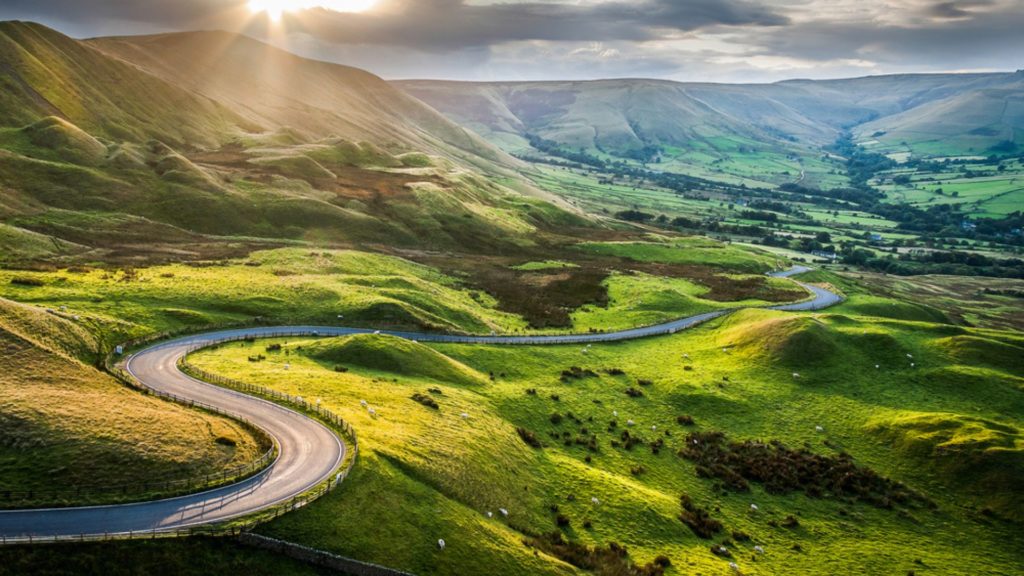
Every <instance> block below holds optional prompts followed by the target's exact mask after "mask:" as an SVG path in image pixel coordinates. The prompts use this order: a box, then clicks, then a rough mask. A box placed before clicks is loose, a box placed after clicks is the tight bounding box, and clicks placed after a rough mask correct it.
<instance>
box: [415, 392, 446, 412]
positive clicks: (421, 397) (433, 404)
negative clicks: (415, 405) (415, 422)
mask: <svg viewBox="0 0 1024 576" xmlns="http://www.w3.org/2000/svg"><path fill="white" fill-rule="evenodd" d="M412 399H413V400H415V401H416V402H419V403H420V404H423V405H424V406H426V407H427V408H433V409H434V410H437V409H439V408H441V406H440V405H438V403H437V401H435V400H434V399H433V398H431V397H430V396H427V395H426V394H421V393H419V392H417V393H415V394H413V395H412Z"/></svg>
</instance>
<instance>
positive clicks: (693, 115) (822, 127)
mask: <svg viewBox="0 0 1024 576" xmlns="http://www.w3.org/2000/svg"><path fill="white" fill-rule="evenodd" d="M1019 82H1020V80H1019V76H1017V75H1014V74H945V75H943V74H936V75H899V76H879V77H867V78H854V79H848V80H830V81H811V80H794V81H787V82H779V83H775V84H763V85H727V84H701V83H678V82H670V81H660V80H633V79H623V80H599V81H592V82H497V83H460V82H438V81H429V80H419V81H417V80H413V81H403V82H398V83H396V85H397V86H399V87H401V88H402V89H403V90H406V91H408V92H409V93H410V94H412V95H414V96H416V97H418V98H421V99H422V100H424V101H425V102H427V103H429V104H430V105H432V106H434V107H435V108H437V109H438V110H440V111H441V112H443V113H445V114H446V115H448V116H449V117H450V118H452V119H454V120H456V121H458V122H459V123H461V124H463V125H465V126H467V127H469V128H471V129H473V130H475V131H477V132H479V133H480V134H482V135H483V136H484V137H486V138H487V139H488V140H490V141H491V142H493V143H495V144H497V145H499V146H502V147H503V148H505V149H507V150H510V151H512V152H515V153H520V154H531V155H537V154H538V151H537V150H534V149H531V147H530V142H529V138H530V137H531V136H532V137H534V138H537V137H539V138H543V139H545V140H548V141H551V142H554V143H555V144H557V145H559V146H562V147H563V148H564V149H566V150H570V151H576V150H583V151H587V152H590V153H592V154H595V155H596V156H597V157H599V158H605V159H615V158H618V159H623V158H633V159H639V158H643V157H646V158H647V159H648V160H649V161H650V160H654V161H655V165H656V166H657V168H658V169H659V170H667V171H674V172H681V173H685V174H690V175H695V176H700V177H703V178H708V179H712V180H723V181H727V182H731V183H736V184H739V183H746V184H748V185H750V184H756V185H765V184H768V185H776V184H781V183H785V182H792V181H795V180H797V179H798V178H802V179H803V181H807V182H810V183H823V184H831V185H834V184H835V183H836V180H835V178H830V176H831V172H832V171H833V170H834V169H835V166H832V165H830V164H829V163H827V162H823V161H822V159H821V158H820V156H821V147H822V146H823V145H826V144H829V143H831V142H832V141H834V140H835V139H836V137H837V136H838V135H839V134H841V133H842V132H843V131H844V130H848V129H855V130H856V132H857V134H858V135H859V136H860V137H861V138H862V139H863V140H865V141H867V140H870V139H871V138H873V136H872V135H874V134H876V133H879V132H885V133H888V135H884V136H880V137H881V138H882V139H883V140H884V141H885V142H889V143H902V142H906V144H901V145H902V146H904V147H907V148H909V149H912V150H913V152H914V153H915V154H918V155H933V154H935V153H941V154H947V153H958V154H959V153H967V152H968V150H969V149H971V148H974V149H975V151H977V152H980V151H982V150H987V149H988V148H989V147H990V146H992V145H994V144H996V143H998V142H1001V141H1003V140H1007V139H1009V140H1012V139H1013V134H1014V133H1015V131H1019V110H1018V109H1019V105H1018V104H1017V102H1018V101H1019V99H1020V94H1021V86H1020V84H1019ZM929 135H930V137H929ZM939 139H941V140H942V142H943V143H944V147H937V146H936V145H935V142H934V141H937V140H939ZM929 142H931V144H929ZM801 175H802V176H801Z"/></svg>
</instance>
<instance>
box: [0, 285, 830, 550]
mask: <svg viewBox="0 0 1024 576" xmlns="http://www.w3.org/2000/svg"><path fill="white" fill-rule="evenodd" d="M808 270H809V269H808V268H806V267H803V266H797V267H794V268H791V269H789V270H786V271H784V272H778V273H775V274H773V276H776V277H780V278H787V277H790V276H793V275H796V274H800V273H802V272H807V271H808ZM794 282H796V281H795V280H794ZM797 284H799V285H800V286H802V287H803V288H805V289H806V290H808V291H809V292H810V293H811V294H812V295H813V297H810V298H809V299H807V300H805V301H801V302H797V303H793V304H782V305H779V306H772V307H770V308H771V309H774V310H796V311H799V310H820V309H822V308H826V307H828V306H832V305H833V304H836V303H838V302H841V301H842V298H841V297H840V296H838V295H836V294H834V293H832V292H830V291H828V290H826V289H824V288H819V287H817V286H812V285H809V284H806V283H803V282H797ZM733 311H735V309H727V310H716V311H714V312H707V313H704V314H697V315H695V316H690V317H688V318H681V319H679V320H673V321H671V322H666V323H664V324H658V325H655V326H645V327H642V328H634V329H631V330H622V331H618V332H608V333H596V334H573V335H564V336H460V335H446V334H419V333H414V332H402V331H390V330H380V331H376V330H369V329H361V328H343V327H333V326H287V327H257V328H242V329H237V330H222V331H218V332H209V333H206V334H200V335H195V336H187V337H184V338H179V339H176V340H172V341H170V342H166V343H163V344H159V345H156V346H153V347H150V348H147V349H145V350H143V351H141V352H138V353H136V354H134V355H133V356H132V357H131V358H129V360H128V362H127V368H128V370H129V371H130V372H131V373H132V374H133V375H134V376H135V377H136V378H137V379H138V380H139V381H140V382H142V383H143V384H144V385H146V386H148V387H150V388H153V389H154V390H157V391H160V392H166V393H170V394H174V395H177V396H180V397H183V398H189V399H192V400H195V401H198V402H203V403H205V404H208V405H212V406H217V407H218V408H220V409H222V410H224V411H225V412H228V413H231V414H237V415H240V416H243V417H245V418H246V419H248V420H249V421H250V422H252V423H253V424H254V425H256V426H257V427H259V428H261V429H262V430H264V431H265V432H266V433H267V434H269V435H270V436H271V437H272V438H273V439H274V440H275V441H276V442H277V444H278V448H279V456H278V459H277V461H275V462H274V463H273V464H272V465H271V466H270V467H268V468H267V469H266V470H264V471H263V472H261V473H260V474H257V475H256V476H254V477H252V478H249V479H247V480H244V481H242V482H239V483H236V484H232V485H229V486H224V487H221V488H217V489H215V490H210V491H208V492H202V493H198V494H191V495H188V496H181V497H177V498H169V499H165V500H156V501H152V502H140V503H137V504H120V505H111V506H94V507H82V508H55V509H42V510H12V511H0V537H2V538H4V539H6V540H8V541H10V540H12V539H14V540H19V539H27V538H28V537H29V536H32V537H46V538H52V537H78V536H82V535H84V536H86V537H88V536H103V535H107V534H127V533H130V532H132V533H137V532H161V531H174V530H179V529H182V528H188V527H191V526H198V525H203V524H213V523H217V522H222V521H225V520H230V519H232V518H237V517H240V516H244V515H248V514H251V513H254V512H258V511H260V510H263V509H266V508H269V507H271V506H273V505H275V504H278V503H280V502H283V501H286V500H288V499H290V498H292V497H293V496H297V495H299V494H301V493H303V492H305V491H306V490H308V489H310V488H312V487H314V486H316V485H317V484H319V483H320V482H321V481H323V480H325V479H327V478H328V477H330V475H331V474H332V473H333V472H334V471H335V470H336V469H337V467H338V465H339V464H340V463H341V461H342V460H343V459H344V457H345V445H344V443H343V442H342V441H341V440H340V439H339V438H338V436H337V435H336V434H335V433H334V432H332V431H331V430H329V429H328V428H326V427H325V426H323V425H322V424H320V423H319V422H317V421H315V420H313V419H311V418H308V417H306V416H303V415H301V414H299V413H297V412H293V411H291V410H289V409H287V408H284V407H281V406H279V405H277V404H274V403H272V402H268V401H266V400H261V399H259V398H254V397H252V396H247V395H245V394H241V393H239V392H235V391H232V390H228V389H225V388H220V387H218V386H214V385H211V384H206V383H204V382H201V381H199V380H196V379H194V378H190V377H189V376H186V375H185V374H183V373H182V372H181V371H179V370H178V368H177V362H178V359H179V358H181V356H182V355H183V354H184V353H185V352H186V351H187V350H188V349H190V348H194V347H197V346H203V345H208V344H212V343H214V342H217V341H220V340H225V339H234V338H244V337H249V336H253V337H261V336H273V335H276V334H281V333H283V332H287V333H293V334H310V335H312V334H319V335H324V336H338V335H349V334H367V333H380V334H389V335H393V336H399V337H402V338H407V339H410V340H418V341H421V342H453V343H473V344H520V345H543V344H563V343H572V344H582V343H596V342H611V341H620V340H631V339H636V338H644V337H648V336H657V335H662V334H671V333H675V332H678V331H680V330H685V329H687V328H690V327H692V326H696V325H697V324H700V323H702V322H706V321H708V320H711V319H713V318H718V317H721V316H724V315H726V314H729V313H731V312H733ZM154 480H158V479H154Z"/></svg>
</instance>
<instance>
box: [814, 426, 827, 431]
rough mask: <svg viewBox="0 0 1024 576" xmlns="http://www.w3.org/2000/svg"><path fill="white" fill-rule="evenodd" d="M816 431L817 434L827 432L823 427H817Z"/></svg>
mask: <svg viewBox="0 0 1024 576" xmlns="http://www.w3.org/2000/svg"><path fill="white" fill-rule="evenodd" d="M814 431H815V432H824V431H825V429H824V428H822V427H821V426H815V427H814Z"/></svg>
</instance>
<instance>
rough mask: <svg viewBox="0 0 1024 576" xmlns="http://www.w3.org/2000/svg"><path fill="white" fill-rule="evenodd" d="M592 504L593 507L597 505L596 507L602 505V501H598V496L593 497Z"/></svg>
mask: <svg viewBox="0 0 1024 576" xmlns="http://www.w3.org/2000/svg"><path fill="white" fill-rule="evenodd" d="M590 502H591V504H593V505H595V506H597V505H598V504H600V503H601V501H600V500H598V499H597V496H593V497H591V498H590Z"/></svg>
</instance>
